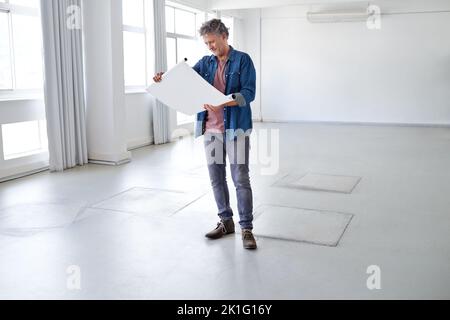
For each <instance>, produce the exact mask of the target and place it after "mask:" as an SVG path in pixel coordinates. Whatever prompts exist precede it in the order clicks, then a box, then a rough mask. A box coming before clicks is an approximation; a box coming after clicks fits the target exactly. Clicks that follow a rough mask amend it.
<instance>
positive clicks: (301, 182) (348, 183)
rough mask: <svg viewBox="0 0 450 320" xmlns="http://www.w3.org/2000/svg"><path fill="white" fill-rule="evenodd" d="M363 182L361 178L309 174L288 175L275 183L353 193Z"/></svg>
mask: <svg viewBox="0 0 450 320" xmlns="http://www.w3.org/2000/svg"><path fill="white" fill-rule="evenodd" d="M360 180H361V178H360V177H353V176H339V175H330V174H316V173H307V174H305V175H302V176H300V175H288V176H285V177H284V178H282V179H281V180H279V181H278V182H276V183H275V186H278V187H285V188H298V189H305V190H317V191H329V192H340V193H352V191H353V189H354V188H355V187H356V185H357V184H358V183H359V181H360Z"/></svg>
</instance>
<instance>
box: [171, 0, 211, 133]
mask: <svg viewBox="0 0 450 320" xmlns="http://www.w3.org/2000/svg"><path fill="white" fill-rule="evenodd" d="M205 18H206V17H205V12H202V11H198V10H195V9H191V8H187V7H184V6H180V5H178V4H175V3H173V2H168V1H167V2H166V32H167V67H168V69H170V68H172V67H173V66H174V65H176V64H177V63H179V62H181V61H183V59H184V58H187V63H188V64H189V65H190V66H193V65H194V64H195V63H197V61H198V60H199V59H200V58H201V57H203V56H204V55H206V54H208V52H207V49H206V47H205V45H204V44H203V42H202V41H201V39H200V38H199V37H198V35H197V33H198V29H200V26H201V24H202V23H203V22H204V21H205ZM192 122H194V117H193V116H187V115H185V114H183V113H180V112H177V125H183V124H188V123H192Z"/></svg>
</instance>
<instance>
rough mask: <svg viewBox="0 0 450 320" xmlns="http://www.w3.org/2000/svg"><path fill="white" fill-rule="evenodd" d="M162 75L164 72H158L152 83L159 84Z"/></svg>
mask: <svg viewBox="0 0 450 320" xmlns="http://www.w3.org/2000/svg"><path fill="white" fill-rule="evenodd" d="M163 74H164V72H158V73H157V74H155V76H154V77H153V81H155V82H161V81H162V75H163Z"/></svg>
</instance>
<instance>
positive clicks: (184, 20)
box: [175, 9, 195, 37]
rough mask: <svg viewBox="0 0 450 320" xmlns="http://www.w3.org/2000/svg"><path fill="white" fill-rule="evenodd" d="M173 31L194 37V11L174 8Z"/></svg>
mask: <svg viewBox="0 0 450 320" xmlns="http://www.w3.org/2000/svg"><path fill="white" fill-rule="evenodd" d="M175 32H176V33H178V34H183V35H186V36H192V37H195V13H192V12H187V11H184V10H179V9H175Z"/></svg>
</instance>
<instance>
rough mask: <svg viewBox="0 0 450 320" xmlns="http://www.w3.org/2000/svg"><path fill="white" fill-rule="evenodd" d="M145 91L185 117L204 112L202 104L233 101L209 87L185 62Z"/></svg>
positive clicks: (214, 104)
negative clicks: (185, 115)
mask: <svg viewBox="0 0 450 320" xmlns="http://www.w3.org/2000/svg"><path fill="white" fill-rule="evenodd" d="M147 91H148V92H149V93H150V94H151V95H153V96H154V97H155V98H156V99H158V100H159V101H160V102H162V103H164V104H165V105H166V106H168V107H170V108H172V109H175V110H177V111H179V112H182V113H184V114H187V115H193V114H195V113H197V112H200V111H204V109H203V105H204V104H211V105H213V106H217V105H221V104H223V103H225V102H228V101H230V100H233V99H232V98H231V96H225V95H224V94H223V93H222V92H220V91H219V90H217V89H216V88H214V87H213V86H212V85H210V84H209V83H208V82H207V81H206V80H205V79H203V78H202V77H201V76H200V75H199V74H198V73H197V72H196V71H195V70H194V69H192V68H191V67H190V66H189V65H188V64H187V63H186V62H184V61H183V62H180V63H179V64H177V65H176V66H175V67H173V68H172V69H170V70H169V71H167V72H166V73H164V74H163V76H162V81H161V82H155V83H153V84H152V85H150V86H149V87H148V88H147Z"/></svg>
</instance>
